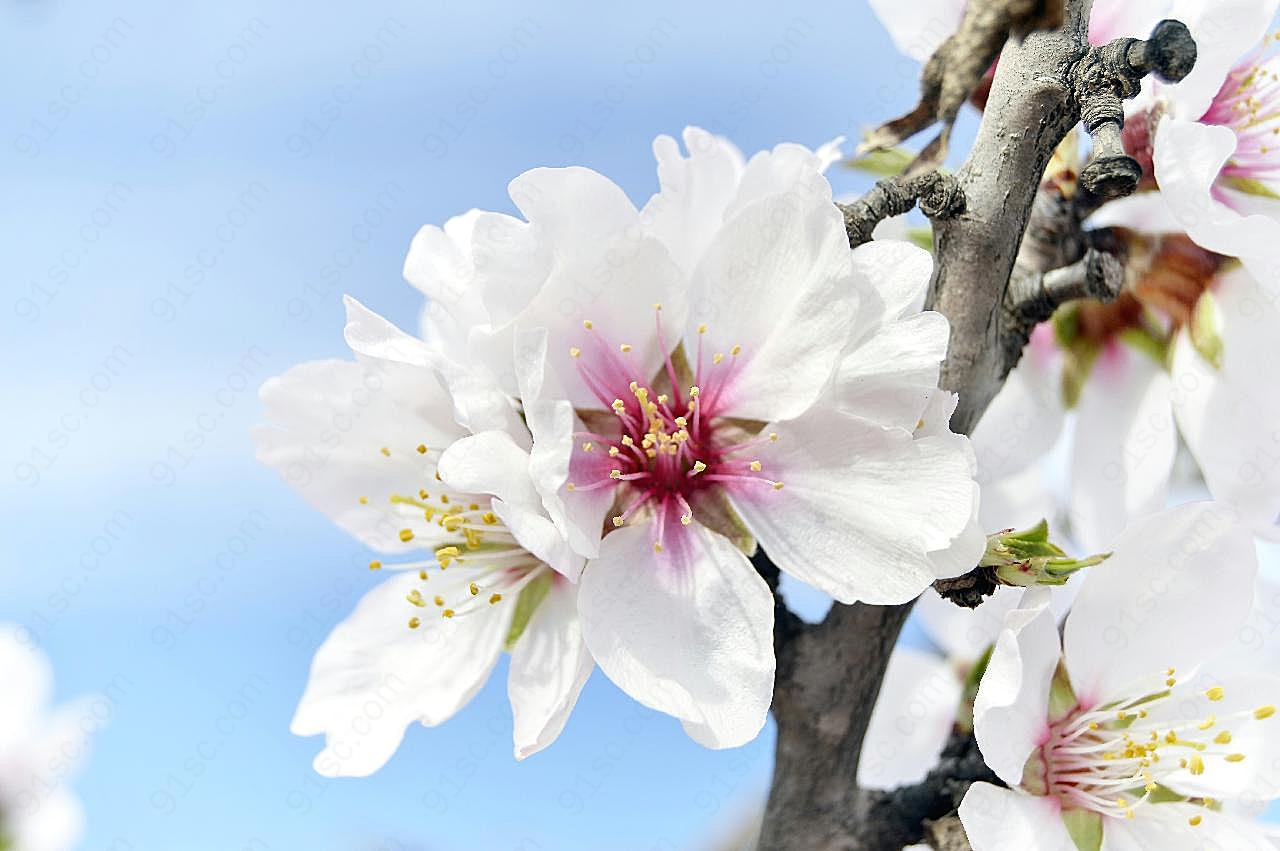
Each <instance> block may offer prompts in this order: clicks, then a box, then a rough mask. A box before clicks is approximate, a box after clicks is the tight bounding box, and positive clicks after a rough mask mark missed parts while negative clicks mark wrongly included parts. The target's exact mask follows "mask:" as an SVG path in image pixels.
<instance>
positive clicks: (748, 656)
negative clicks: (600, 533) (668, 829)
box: [578, 522, 774, 748]
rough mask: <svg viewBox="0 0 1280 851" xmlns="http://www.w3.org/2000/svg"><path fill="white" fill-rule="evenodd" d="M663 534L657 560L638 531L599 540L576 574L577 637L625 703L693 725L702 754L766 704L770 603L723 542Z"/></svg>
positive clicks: (745, 734)
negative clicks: (580, 636) (578, 578)
mask: <svg viewBox="0 0 1280 851" xmlns="http://www.w3.org/2000/svg"><path fill="white" fill-rule="evenodd" d="M667 528H668V533H667V535H666V537H665V540H664V552H663V553H662V554H661V557H659V556H657V555H655V553H654V551H653V548H652V543H653V538H652V535H653V532H652V530H651V529H650V528H649V526H648V525H647V524H642V525H634V526H631V525H629V526H624V527H622V528H621V529H618V530H616V531H613V532H610V533H609V534H608V535H606V536H605V539H604V542H603V543H602V544H601V545H600V557H599V558H597V559H594V560H593V561H591V562H590V563H589V564H588V565H587V569H586V570H585V571H584V572H583V574H582V581H581V583H580V590H579V597H578V608H579V611H580V613H581V617H582V629H583V634H584V636H585V637H586V641H587V646H588V647H589V648H590V649H591V654H592V655H593V656H594V657H595V659H596V662H597V664H599V665H600V669H601V670H602V671H604V672H605V674H607V675H608V676H609V678H610V679H611V680H613V681H614V682H615V683H616V684H617V685H618V687H619V688H621V689H622V690H623V691H625V692H626V693H627V694H629V695H631V696H632V697H633V698H635V699H636V700H638V701H640V702H641V703H643V704H644V705H645V706H648V707H650V708H652V709H657V710H658V711H660V712H666V713H668V714H670V715H674V716H676V717H677V718H681V719H683V720H686V721H689V722H692V723H691V725H690V728H689V729H690V732H691V733H696V734H697V740H698V741H699V742H700V743H701V744H703V745H706V746H708V747H714V748H727V747H736V746H738V745H741V744H744V743H746V742H748V741H750V740H751V739H753V738H755V736H756V735H757V734H758V733H759V732H760V730H761V728H762V727H763V726H764V722H765V717H766V715H767V714H768V710H769V703H770V701H771V699H772V697H773V669H774V661H773V595H772V594H771V593H770V591H769V586H768V585H766V584H765V582H764V580H763V579H761V578H760V576H759V574H757V573H756V571H755V569H754V568H752V567H751V563H750V562H748V561H747V558H746V556H744V555H743V554H742V553H741V552H740V551H739V550H738V549H737V548H735V547H734V546H733V544H731V543H729V541H728V539H726V538H723V537H721V536H720V535H717V534H715V533H714V532H711V531H708V530H707V529H704V528H703V527H702V526H701V525H699V524H697V523H694V524H693V525H691V526H689V527H687V528H683V529H682V528H681V527H680V526H679V525H678V522H677V523H675V531H674V532H673V531H671V530H672V525H671V524H668V527H667Z"/></svg>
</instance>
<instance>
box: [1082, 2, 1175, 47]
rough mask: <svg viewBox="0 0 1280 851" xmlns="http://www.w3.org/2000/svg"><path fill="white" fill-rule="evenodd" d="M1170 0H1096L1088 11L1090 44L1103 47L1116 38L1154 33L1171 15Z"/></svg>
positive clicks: (1147, 36)
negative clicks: (1161, 22)
mask: <svg viewBox="0 0 1280 851" xmlns="http://www.w3.org/2000/svg"><path fill="white" fill-rule="evenodd" d="M1171 5H1172V3H1171V2H1170V0H1094V3H1093V11H1092V12H1091V13H1090V14H1089V43H1090V44H1094V45H1098V46H1102V45H1104V44H1106V43H1107V42H1109V41H1114V40H1115V39H1117V38H1141V39H1146V38H1149V37H1150V36H1151V31H1152V30H1153V29H1155V26H1156V24H1158V23H1160V21H1161V20H1163V19H1164V18H1167V17H1169V8H1170V6H1171Z"/></svg>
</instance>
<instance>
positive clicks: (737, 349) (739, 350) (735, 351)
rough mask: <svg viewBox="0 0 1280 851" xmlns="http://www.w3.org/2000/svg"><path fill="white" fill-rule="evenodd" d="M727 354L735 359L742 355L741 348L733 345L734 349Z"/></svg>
mask: <svg viewBox="0 0 1280 851" xmlns="http://www.w3.org/2000/svg"><path fill="white" fill-rule="evenodd" d="M729 354H731V355H733V356H734V357H735V358H736V357H737V356H738V355H740V354H742V346H739V345H737V344H735V345H734V347H733V348H732V349H730V350H729Z"/></svg>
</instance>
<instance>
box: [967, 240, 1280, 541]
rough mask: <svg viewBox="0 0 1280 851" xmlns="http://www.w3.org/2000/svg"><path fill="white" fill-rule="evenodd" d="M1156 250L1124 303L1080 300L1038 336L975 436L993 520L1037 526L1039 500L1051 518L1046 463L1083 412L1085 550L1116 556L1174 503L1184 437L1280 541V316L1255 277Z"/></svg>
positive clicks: (1171, 244) (1214, 485) (1223, 490)
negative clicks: (1135, 530)
mask: <svg viewBox="0 0 1280 851" xmlns="http://www.w3.org/2000/svg"><path fill="white" fill-rule="evenodd" d="M1150 244H1151V245H1152V246H1153V247H1154V250H1152V249H1146V248H1141V243H1135V245H1137V246H1138V247H1139V248H1141V251H1140V252H1139V251H1134V252H1133V253H1132V254H1131V260H1130V279H1131V280H1130V284H1129V286H1128V289H1127V291H1126V292H1125V293H1124V294H1122V296H1121V298H1120V299H1119V300H1118V301H1117V302H1116V303H1114V304H1110V305H1103V304H1094V303H1087V302H1081V303H1077V304H1074V305H1071V306H1069V307H1067V308H1065V309H1064V310H1062V311H1061V312H1060V313H1059V315H1058V316H1057V317H1055V319H1054V321H1053V322H1052V323H1046V324H1044V325H1042V326H1040V327H1039V328H1037V329H1036V331H1035V333H1034V334H1033V335H1032V340H1031V343H1030V344H1029V345H1028V347H1027V348H1026V350H1025V352H1024V355H1023V359H1022V362H1021V363H1020V364H1019V365H1018V366H1017V367H1016V368H1015V369H1014V371H1013V372H1012V373H1011V374H1010V376H1009V380H1008V382H1007V384H1006V386H1005V387H1004V389H1003V390H1002V391H1001V392H1000V394H998V395H997V397H996V399H995V400H994V401H993V403H992V405H991V408H990V409H989V410H988V411H987V413H986V414H985V415H984V416H983V418H982V420H981V421H980V422H979V424H978V426H977V428H976V429H975V430H974V438H973V440H974V447H975V451H976V452H977V455H978V463H979V468H980V471H981V476H982V479H983V482H984V497H985V499H984V511H986V512H988V514H989V515H990V516H989V517H987V518H985V519H987V520H988V521H989V522H991V523H1005V524H1016V523H1021V522H1025V517H1022V516H1015V515H1020V514H1024V513H1025V511H1026V508H1025V506H1026V504H1027V501H1028V498H1029V495H1031V496H1030V501H1031V503H1032V504H1033V505H1034V506H1035V510H1036V511H1040V512H1042V516H1043V513H1044V512H1045V507H1044V505H1043V504H1042V503H1043V501H1044V486H1043V481H1042V479H1041V478H1040V477H1041V476H1042V473H1041V472H1040V471H1039V470H1038V469H1036V464H1037V463H1038V461H1039V459H1041V458H1042V457H1043V456H1044V455H1045V453H1047V452H1048V451H1049V449H1051V448H1052V447H1053V445H1054V444H1055V443H1056V442H1057V440H1058V438H1059V436H1060V434H1061V433H1062V432H1063V429H1064V426H1065V424H1066V422H1067V418H1066V415H1067V413H1068V412H1072V413H1073V414H1074V424H1075V427H1074V440H1073V443H1072V449H1071V454H1070V470H1069V473H1070V483H1069V497H1068V516H1069V517H1070V520H1071V528H1072V533H1073V536H1074V537H1075V539H1076V541H1077V542H1078V543H1079V544H1080V545H1081V546H1082V547H1084V548H1086V549H1105V548H1107V547H1109V546H1110V542H1111V541H1112V540H1113V539H1114V537H1115V536H1116V535H1117V534H1118V533H1119V532H1120V530H1121V529H1122V528H1123V527H1124V525H1125V523H1126V521H1127V519H1128V518H1131V517H1135V516H1139V515H1141V514H1144V513H1149V512H1152V511H1156V510H1158V509H1159V508H1161V507H1163V506H1164V504H1165V500H1166V498H1167V496H1168V493H1169V482H1170V477H1171V474H1172V472H1173V462H1174V456H1175V454H1176V451H1177V445H1178V437H1179V435H1181V437H1182V440H1183V441H1184V442H1185V443H1186V445H1187V447H1188V449H1189V450H1190V452H1191V455H1192V457H1193V458H1194V459H1195V461H1196V463H1197V465H1198V466H1199V468H1200V471H1201V473H1202V475H1203V476H1204V479H1205V483H1206V484H1207V486H1208V488H1209V491H1210V493H1211V494H1212V495H1213V496H1214V498H1215V499H1218V500H1220V501H1223V502H1227V503H1230V504H1232V505H1233V506H1235V507H1236V508H1237V509H1238V510H1239V511H1240V512H1241V513H1242V516H1243V518H1244V519H1245V521H1246V522H1248V523H1249V524H1250V525H1251V526H1252V527H1253V528H1255V530H1257V531H1258V532H1259V533H1261V534H1264V535H1268V536H1273V535H1275V533H1276V528H1275V524H1276V522H1277V519H1278V518H1280V431H1277V429H1276V423H1277V422H1280V407H1278V405H1280V402H1277V400H1276V399H1275V398H1274V394H1273V393H1271V392H1270V390H1269V387H1270V382H1269V378H1268V374H1267V370H1268V368H1269V365H1270V364H1272V363H1274V362H1276V359H1277V358H1280V336H1277V334H1276V333H1275V329H1277V328H1280V309H1278V305H1277V304H1276V301H1275V300H1274V299H1273V298H1272V297H1271V296H1270V294H1269V291H1268V289H1267V288H1265V287H1263V286H1261V285H1260V284H1259V283H1258V282H1257V281H1256V279H1254V278H1253V276H1252V275H1251V274H1250V273H1249V272H1248V270H1247V269H1245V268H1244V267H1242V266H1240V265H1237V264H1233V263H1228V262H1225V261H1224V259H1223V258H1221V257H1217V256H1214V255H1210V254H1208V253H1207V252H1205V251H1204V250H1203V249H1200V248H1199V247H1198V246H1195V245H1194V244H1193V243H1191V242H1190V241H1189V240H1188V239H1187V238H1186V237H1180V236H1166V237H1162V238H1159V239H1158V240H1156V241H1155V242H1153V243H1150ZM1143 254H1145V255H1146V256H1142V255H1143ZM999 514H1005V515H1006V516H1009V519H1007V520H1001V519H999V518H998V515H999Z"/></svg>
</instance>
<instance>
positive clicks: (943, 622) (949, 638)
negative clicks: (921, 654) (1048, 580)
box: [912, 586, 1023, 664]
mask: <svg viewBox="0 0 1280 851" xmlns="http://www.w3.org/2000/svg"><path fill="white" fill-rule="evenodd" d="M1022 593H1023V592H1022V589H1021V588H1010V587H1008V586H1001V587H999V588H997V589H996V591H995V593H994V594H992V595H991V596H990V597H988V598H987V599H986V600H984V601H983V602H982V604H981V605H980V606H978V607H977V608H975V609H966V608H964V607H963V606H957V605H956V604H955V603H952V602H950V601H948V600H944V599H942V597H940V596H938V592H937V591H934V590H933V589H932V588H929V589H927V590H926V591H925V592H924V593H923V594H921V595H920V599H919V600H917V601H916V605H915V609H913V610H912V615H913V616H914V617H916V618H918V619H919V621H920V625H921V627H923V629H924V632H925V634H926V635H928V636H929V638H930V640H932V641H933V643H934V644H936V645H938V647H939V648H941V649H942V651H943V652H944V653H945V654H946V655H947V658H948V659H950V660H952V661H954V662H961V663H966V664H969V663H973V662H976V661H977V660H978V658H979V657H980V656H982V654H983V653H986V652H987V650H988V649H989V648H990V647H991V645H992V644H994V643H995V640H996V638H997V637H999V635H1000V630H1001V629H1003V628H1004V619H1005V616H1006V615H1007V614H1008V613H1009V612H1011V611H1013V610H1014V609H1016V608H1018V605H1019V604H1020V603H1021V602H1022Z"/></svg>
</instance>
